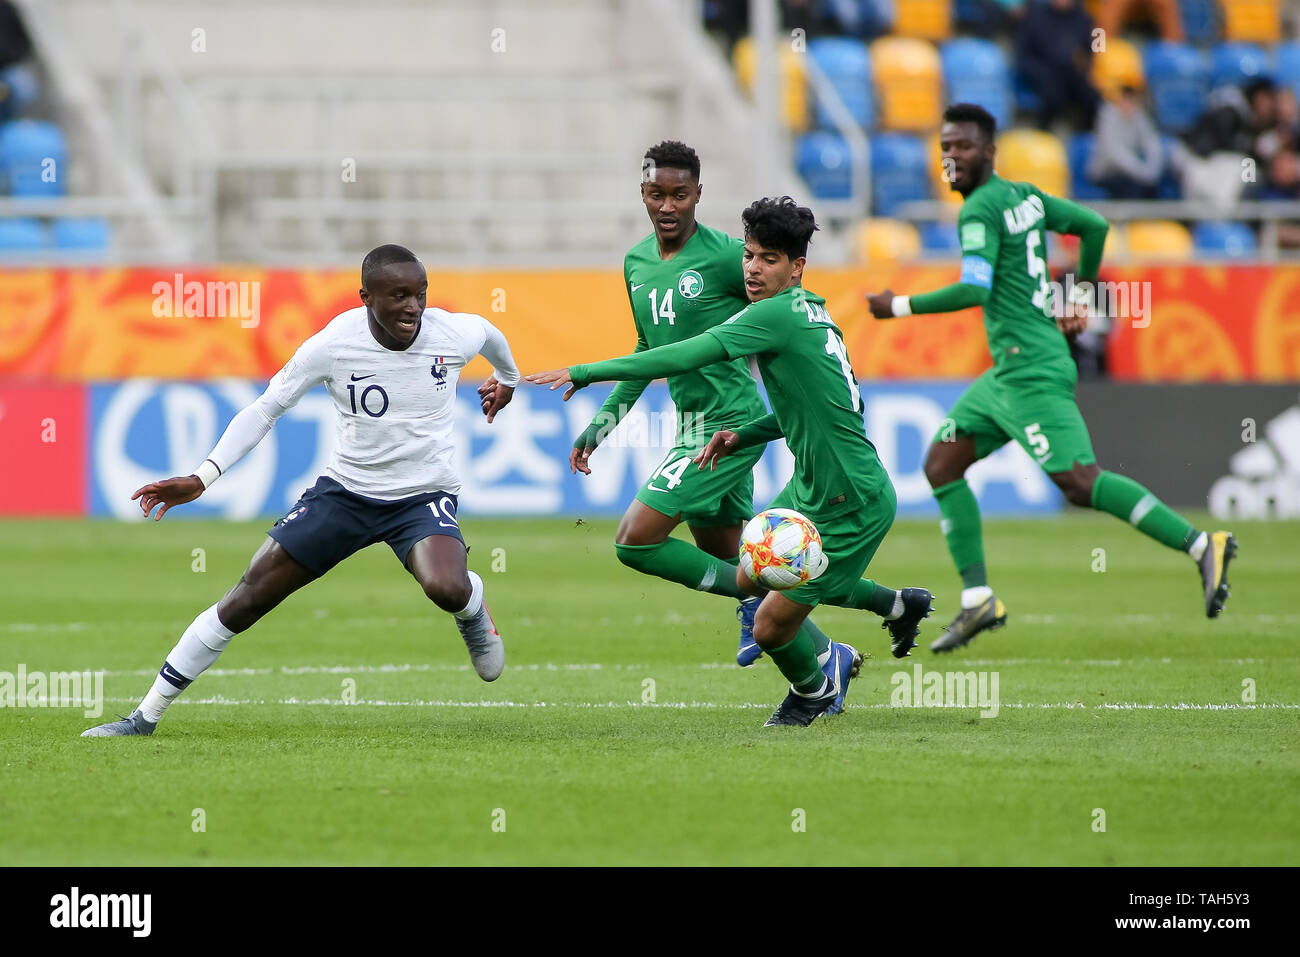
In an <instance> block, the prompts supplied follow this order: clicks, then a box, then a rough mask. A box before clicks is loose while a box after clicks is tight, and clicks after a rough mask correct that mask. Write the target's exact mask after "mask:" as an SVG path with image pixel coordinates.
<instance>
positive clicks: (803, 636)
mask: <svg viewBox="0 0 1300 957" xmlns="http://www.w3.org/2000/svg"><path fill="white" fill-rule="evenodd" d="M806 624H807V622H806V621H805V625H806ZM764 651H765V652H766V653H767V654H768V655H770V656H771V658H772V661H773V663H775V665H776V666H777V668H778V669H780V671H781V674H782V675H784V676H785V679H786V680H787V681H789V682H790V684H791V685H792V686H793V687H794V690H795V691H798V692H800V693H802V694H816V693H817V692H818V691H820V690H821V687H822V682H824V681H825V680H826V676H825V675H824V674H822V666H821V665H820V664H819V663H818V662H817V650H816V645H815V642H814V639H813V635H812V633H811V632H809V631H808V629H807V628H800V629H799V631H798V632H796V633H795V636H794V638H792V639H791V640H790V641H788V642H787V643H786V644H784V645H782V646H781V647H780V648H773V649H772V650H771V651H768V650H767V649H764Z"/></svg>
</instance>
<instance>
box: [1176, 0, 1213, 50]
mask: <svg viewBox="0 0 1300 957" xmlns="http://www.w3.org/2000/svg"><path fill="white" fill-rule="evenodd" d="M1178 5H1179V7H1181V8H1182V11H1181V12H1182V15H1183V33H1184V34H1186V36H1187V40H1188V42H1190V43H1213V42H1214V41H1215V40H1217V39H1218V38H1219V31H1220V24H1219V3H1218V0H1179V4H1178Z"/></svg>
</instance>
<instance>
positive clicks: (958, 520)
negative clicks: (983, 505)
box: [934, 479, 989, 588]
mask: <svg viewBox="0 0 1300 957" xmlns="http://www.w3.org/2000/svg"><path fill="white" fill-rule="evenodd" d="M934 497H935V499H936V500H937V501H938V502H939V515H940V516H942V517H941V519H940V521H939V528H940V530H941V531H942V532H943V537H944V538H946V539H947V540H948V554H950V555H951V556H952V563H953V564H954V565H956V566H957V572H958V574H960V575H961V587H962V588H979V587H980V586H981V585H987V584H988V583H989V580H988V574H987V572H985V570H984V530H983V528H982V527H981V526H980V506H979V502H977V501H976V500H975V493H974V492H972V491H971V490H970V486H969V485H968V484H967V483H966V480H965V479H958V480H957V481H955V482H949V483H948V484H947V485H940V486H939V487H938V488H937V489H935V490H934Z"/></svg>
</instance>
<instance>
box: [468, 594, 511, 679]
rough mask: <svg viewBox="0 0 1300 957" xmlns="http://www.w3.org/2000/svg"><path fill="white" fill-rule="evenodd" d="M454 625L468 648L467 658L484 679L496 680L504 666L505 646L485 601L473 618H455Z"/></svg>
mask: <svg viewBox="0 0 1300 957" xmlns="http://www.w3.org/2000/svg"><path fill="white" fill-rule="evenodd" d="M456 627H457V628H459V629H460V636H461V637H462V638H464V639H465V647H466V648H468V649H469V660H470V661H472V662H473V663H474V670H475V671H476V672H478V676H479V677H480V678H482V679H483V680H484V681H496V680H497V678H499V677H501V672H502V671H504V670H505V667H506V646H505V644H504V642H502V641H501V636H500V635H499V634H498V633H497V626H496V623H495V622H494V621H493V620H492V613H491V612H490V611H488V606H487V602H484V603H483V607H482V609H480V611H479V613H478V614H477V615H475V616H474V617H473V618H457V619H456Z"/></svg>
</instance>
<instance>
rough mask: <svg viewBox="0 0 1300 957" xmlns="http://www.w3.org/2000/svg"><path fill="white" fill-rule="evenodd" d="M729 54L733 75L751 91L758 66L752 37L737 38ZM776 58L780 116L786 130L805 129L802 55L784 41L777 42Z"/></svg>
mask: <svg viewBox="0 0 1300 957" xmlns="http://www.w3.org/2000/svg"><path fill="white" fill-rule="evenodd" d="M814 42H816V41H814ZM810 46H811V44H810ZM731 57H732V64H733V66H734V67H735V70H736V77H737V78H738V79H739V80H740V83H741V85H742V86H743V87H744V88H745V89H746V90H750V91H752V90H753V89H754V73H755V72H756V71H757V69H758V58H757V56H756V55H755V53H754V39H753V37H741V38H740V39H739V40H738V41H736V47H735V49H734V50H732V53H731ZM780 57H781V115H782V116H783V117H784V118H785V122H786V125H787V126H789V127H790V129H792V130H794V131H796V132H802V131H804V130H806V129H807V128H808V81H807V77H806V76H805V75H804V62H803V57H802V56H801V55H800V54H798V53H795V52H794V51H793V50H792V49H790V45H789V44H787V43H782V44H781V52H780Z"/></svg>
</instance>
